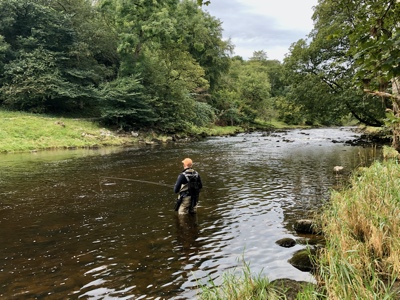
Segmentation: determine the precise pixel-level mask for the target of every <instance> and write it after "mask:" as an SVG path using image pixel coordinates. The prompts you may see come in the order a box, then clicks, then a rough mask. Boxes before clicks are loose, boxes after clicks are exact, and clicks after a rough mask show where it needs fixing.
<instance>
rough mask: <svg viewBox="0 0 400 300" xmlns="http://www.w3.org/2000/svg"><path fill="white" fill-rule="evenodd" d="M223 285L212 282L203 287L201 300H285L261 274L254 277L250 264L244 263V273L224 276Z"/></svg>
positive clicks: (200, 294) (199, 297) (225, 274)
mask: <svg viewBox="0 0 400 300" xmlns="http://www.w3.org/2000/svg"><path fill="white" fill-rule="evenodd" d="M222 277H223V281H222V284H221V285H219V286H217V285H216V284H215V282H214V281H213V280H210V281H209V283H208V285H207V286H202V287H201V291H200V293H199V295H198V299H201V300H243V299H263V300H264V299H270V300H275V299H276V300H277V299H283V298H282V297H283V294H282V293H281V292H279V291H278V289H276V288H275V287H274V285H273V284H271V283H270V282H269V280H268V279H267V278H266V277H264V276H261V275H260V274H258V275H256V276H253V275H252V274H251V270H250V266H249V264H247V263H245V262H244V267H243V272H242V274H241V275H236V274H235V270H234V271H232V272H226V273H224V274H223V275H222Z"/></svg>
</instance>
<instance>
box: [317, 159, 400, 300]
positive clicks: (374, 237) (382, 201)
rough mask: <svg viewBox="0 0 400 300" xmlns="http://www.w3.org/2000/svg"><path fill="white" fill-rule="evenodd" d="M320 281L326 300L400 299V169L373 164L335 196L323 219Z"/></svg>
mask: <svg viewBox="0 0 400 300" xmlns="http://www.w3.org/2000/svg"><path fill="white" fill-rule="evenodd" d="M321 224H322V228H323V232H324V233H325V236H326V240H327V243H326V248H325V249H324V250H323V252H322V253H321V256H320V257H319V261H318V263H319V264H320V269H319V273H318V280H319V282H321V283H322V284H323V287H324V290H325V294H326V297H327V299H400V295H395V289H394V284H395V283H396V281H397V280H399V279H400V166H399V164H398V163H397V161H396V160H389V161H385V162H375V163H374V164H373V165H372V166H371V167H370V168H367V169H362V170H361V171H360V172H358V173H355V174H354V175H353V177H352V179H351V182H350V186H349V188H347V189H345V190H342V191H340V192H333V193H332V196H331V201H330V205H329V206H327V207H326V208H325V210H324V212H323V214H322V215H321Z"/></svg>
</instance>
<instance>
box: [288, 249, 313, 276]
mask: <svg viewBox="0 0 400 300" xmlns="http://www.w3.org/2000/svg"><path fill="white" fill-rule="evenodd" d="M315 254H316V250H315V249H302V250H299V251H296V252H295V253H294V254H293V257H292V258H291V259H289V260H288V262H289V263H290V264H291V265H292V266H293V267H295V268H296V269H299V270H300V271H303V272H311V271H312V270H314V268H315V263H314V261H315V259H314V258H313V257H314V256H315Z"/></svg>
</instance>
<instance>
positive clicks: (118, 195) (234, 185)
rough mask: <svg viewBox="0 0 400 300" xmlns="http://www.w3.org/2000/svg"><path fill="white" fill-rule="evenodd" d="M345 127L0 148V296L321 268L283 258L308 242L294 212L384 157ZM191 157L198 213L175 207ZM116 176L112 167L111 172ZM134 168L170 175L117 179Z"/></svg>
mask: <svg viewBox="0 0 400 300" xmlns="http://www.w3.org/2000/svg"><path fill="white" fill-rule="evenodd" d="M356 136H357V134H356V133H354V132H352V131H351V130H349V129H348V128H336V129H312V130H292V131H287V132H278V133H272V134H269V135H267V134H264V133H251V134H240V135H237V136H232V137H216V138H208V139H205V140H202V141H198V142H194V143H185V144H167V145H155V146H149V145H146V146H138V147H132V148H126V149H121V148H115V149H113V148H107V149H100V150H74V151H55V152H38V153H29V154H12V155H2V156H0V197H1V198H0V238H1V243H2V245H1V248H0V297H1V298H2V299H193V298H195V295H196V292H197V286H198V285H199V284H207V281H208V280H209V279H210V278H212V279H213V280H214V281H215V282H216V283H217V284H218V283H219V282H220V281H221V279H220V276H221V274H222V273H223V272H227V271H230V272H240V270H241V266H242V265H243V259H244V260H245V261H246V262H247V263H249V264H250V268H251V270H252V272H253V273H254V274H259V273H260V274H263V275H265V276H268V278H270V279H271V280H274V279H277V278H290V279H294V280H306V281H311V282H313V281H314V279H313V278H312V276H311V275H310V274H309V273H307V272H301V271H299V270H297V269H295V268H294V267H293V266H291V265H290V264H288V263H287V260H288V259H289V258H290V257H291V256H292V254H293V253H294V252H295V251H297V250H299V249H302V248H303V247H304V246H301V245H297V246H295V247H293V248H282V247H279V246H278V245H276V244H275V241H276V240H278V239H280V238H283V237H292V238H295V239H296V238H299V236H298V235H297V234H296V233H295V231H294V230H293V223H294V222H295V221H296V220H297V219H302V218H309V217H311V216H312V215H313V213H314V212H315V211H317V210H318V208H320V207H321V206H322V205H323V203H324V202H325V201H327V200H328V199H329V192H330V190H331V188H332V187H333V186H335V185H337V184H338V183H340V182H341V181H342V180H343V175H338V174H336V173H335V172H334V171H333V167H334V166H336V165H340V166H343V167H344V170H345V172H350V171H351V170H353V169H354V168H357V167H358V166H364V165H369V164H370V163H371V161H372V160H373V159H375V158H379V157H380V151H379V150H377V149H376V148H363V147H353V146H347V145H345V144H344V143H343V142H344V141H347V140H351V139H354V138H355V137H356ZM184 157H191V158H192V159H193V161H194V162H195V169H196V170H197V171H198V172H199V173H200V174H201V176H202V180H203V184H204V190H203V191H202V193H201V196H200V207H199V209H198V214H197V215H196V216H194V217H184V218H179V217H178V216H177V215H176V213H175V212H174V211H173V209H172V208H173V205H174V201H175V198H176V196H175V195H174V194H173V184H174V183H175V180H176V178H177V176H178V174H179V172H180V171H181V161H182V159H183V158H184ZM106 177H108V178H106ZM109 177H115V178H127V179H133V180H140V181H149V182H156V183H162V184H167V185H168V186H163V185H156V184H149V183H145V182H137V181H129V180H120V179H112V178H109Z"/></svg>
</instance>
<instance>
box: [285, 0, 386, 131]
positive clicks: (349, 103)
mask: <svg viewBox="0 0 400 300" xmlns="http://www.w3.org/2000/svg"><path fill="white" fill-rule="evenodd" d="M347 2H348V4H349V6H347V7H346V9H343V7H341V6H340V5H338V3H337V1H335V2H333V1H330V0H329V1H320V2H319V4H318V5H317V7H316V8H315V12H314V16H313V19H314V24H315V25H314V29H313V31H312V32H311V33H310V35H309V37H310V39H311V42H310V43H309V44H308V43H307V42H306V41H304V40H300V41H298V42H297V43H295V44H293V45H292V47H291V55H290V56H289V57H288V58H286V59H285V66H286V69H287V71H288V76H287V78H288V80H289V84H290V85H291V89H290V92H291V97H292V98H293V97H296V98H295V99H296V101H297V103H299V104H300V105H301V111H303V112H305V115H306V116H307V115H308V117H310V116H311V117H312V118H315V117H317V119H318V120H319V122H322V123H326V122H328V123H330V122H331V121H332V120H340V119H341V118H342V117H344V116H345V115H346V114H348V113H351V114H352V115H353V117H355V118H356V119H358V120H359V121H360V122H363V123H365V124H368V125H374V126H380V125H382V124H383V118H384V113H385V109H386V107H387V102H386V101H383V102H377V101H376V100H374V99H373V97H370V96H368V95H366V94H363V93H362V91H360V90H357V89H355V87H354V84H353V83H354V78H355V76H356V72H357V67H356V65H355V60H354V56H353V55H352V53H351V40H350V38H349V37H350V36H351V34H352V32H353V28H352V20H351V15H353V11H354V10H355V9H356V8H357V5H356V4H355V3H353V2H354V1H347ZM353 5H354V7H353ZM348 12H351V13H348ZM314 77H315V80H316V81H315V80H314ZM304 78H307V81H308V82H309V80H313V81H315V85H314V86H309V88H311V90H309V91H308V93H306V94H304V93H303V94H302V93H301V92H298V91H297V90H298V89H299V87H301V86H302V83H304V84H307V82H305V81H303V80H304ZM323 85H324V86H326V87H323ZM313 91H315V92H313ZM313 97H317V98H313ZM313 111H314V112H316V113H317V115H316V114H315V113H314V112H313ZM310 113H311V114H310ZM324 115H325V116H326V117H324ZM329 120H331V121H329Z"/></svg>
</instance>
